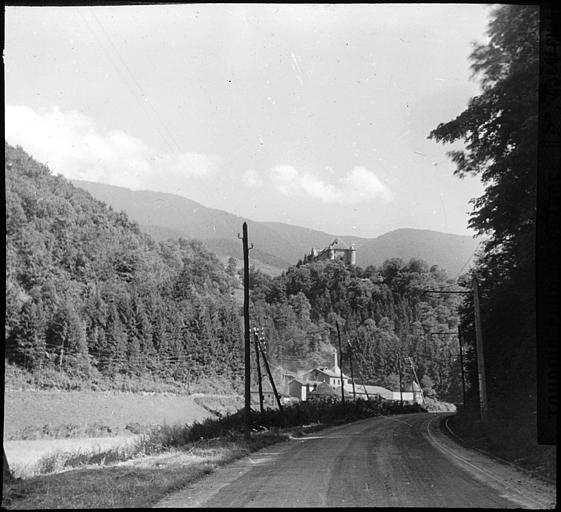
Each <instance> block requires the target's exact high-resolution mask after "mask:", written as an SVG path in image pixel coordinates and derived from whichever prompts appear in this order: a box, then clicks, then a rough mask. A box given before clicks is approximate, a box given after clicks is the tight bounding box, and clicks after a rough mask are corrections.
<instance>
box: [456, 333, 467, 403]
mask: <svg viewBox="0 0 561 512" xmlns="http://www.w3.org/2000/svg"><path fill="white" fill-rule="evenodd" d="M458 343H459V344H460V370H461V372H462V397H463V403H464V406H465V405H466V380H465V377H464V355H463V353H462V326H461V325H460V324H458Z"/></svg>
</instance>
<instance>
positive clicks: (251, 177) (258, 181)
mask: <svg viewBox="0 0 561 512" xmlns="http://www.w3.org/2000/svg"><path fill="white" fill-rule="evenodd" d="M242 180H243V182H244V183H245V184H246V185H247V186H248V187H250V188H259V187H261V186H262V185H263V180H262V178H261V176H259V174H258V173H257V171H256V170H254V169H248V170H247V171H245V172H244V173H243V175H242Z"/></svg>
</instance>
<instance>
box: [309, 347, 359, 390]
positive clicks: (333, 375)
mask: <svg viewBox="0 0 561 512" xmlns="http://www.w3.org/2000/svg"><path fill="white" fill-rule="evenodd" d="M341 375H342V379H341ZM302 378H303V379H304V381H305V382H326V383H327V384H329V385H330V386H331V387H335V386H341V380H342V381H343V382H342V384H343V386H345V385H346V384H348V382H349V378H350V377H349V376H348V375H345V374H344V373H343V374H342V373H341V368H339V365H338V364H337V352H334V353H333V367H332V368H328V367H325V366H323V367H320V368H314V369H312V370H310V371H308V372H306V373H305V374H304V375H303V377H302Z"/></svg>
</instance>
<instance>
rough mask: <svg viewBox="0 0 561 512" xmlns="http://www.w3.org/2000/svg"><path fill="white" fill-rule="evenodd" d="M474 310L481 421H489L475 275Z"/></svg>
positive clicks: (439, 291) (473, 278) (453, 291)
mask: <svg viewBox="0 0 561 512" xmlns="http://www.w3.org/2000/svg"><path fill="white" fill-rule="evenodd" d="M471 284H472V293H473V312H474V319H475V320H474V324H475V346H476V352H477V376H478V382H479V414H480V416H481V421H483V422H486V421H487V387H486V378H485V355H484V354H483V333H482V330H481V310H480V308H479V283H478V282H477V278H476V277H475V276H473V277H472V280H471ZM425 293H470V292H469V291H467V290H466V291H459V290H457V291H456V290H425V291H424V292H423V294H425Z"/></svg>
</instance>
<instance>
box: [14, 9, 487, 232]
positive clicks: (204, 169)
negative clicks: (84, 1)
mask: <svg viewBox="0 0 561 512" xmlns="http://www.w3.org/2000/svg"><path fill="white" fill-rule="evenodd" d="M5 9H6V10H5V48H4V73H5V77H4V78H5V103H6V105H5V107H6V109H5V123H6V131H5V134H6V135H5V137H6V140H7V142H8V143H9V144H12V145H15V144H19V145H20V146H22V147H23V149H24V150H25V151H27V152H28V153H29V154H31V155H32V156H33V157H34V158H35V159H36V160H39V161H40V162H43V163H46V164H47V165H48V166H49V168H50V169H51V170H52V172H53V173H54V174H62V175H63V176H65V177H67V178H69V179H82V180H88V181H96V182H101V183H107V184H111V185H118V186H123V187H127V188H129V189H133V190H154V191H160V192H168V193H173V194H178V195H181V196H184V197H187V198H189V199H192V200H194V201H197V202H199V203H201V204H203V205H204V206H207V207H211V208H217V209H220V210H225V211H228V212H230V213H234V214H236V215H239V216H241V217H244V218H246V219H251V220H256V221H278V222H285V223H288V224H295V225H299V226H304V227H309V228H312V229H318V230H320V231H324V232H327V233H330V234H337V235H347V236H352V235H355V236H357V237H376V236H379V235H382V234H384V233H387V232H389V231H392V230H394V229H398V228H417V229H431V230H436V231H442V232H445V233H454V234H462V235H473V234H474V233H473V232H472V231H471V230H469V229H468V227H467V224H468V220H469V212H470V211H471V208H472V207H471V205H470V204H469V201H470V199H472V198H475V197H479V196H480V195H481V194H482V193H483V190H484V189H483V186H482V184H481V183H480V181H479V179H478V178H476V177H469V178H464V179H459V178H458V177H455V176H453V171H454V165H453V163H452V162H451V161H450V159H449V158H448V157H447V156H446V152H447V151H449V150H450V149H452V147H451V146H446V145H443V144H440V143H436V142H435V141H433V140H430V139H428V135H429V133H430V131H431V130H432V129H434V128H436V127H437V126H438V124H439V123H442V122H447V121H450V120H451V119H453V118H455V117H456V116H457V115H459V114H460V113H461V112H462V111H463V110H464V109H465V108H466V106H467V104H468V101H469V99H470V98H471V97H473V96H476V95H477V94H478V93H479V91H480V90H479V86H478V82H477V80H475V79H473V78H472V76H471V75H472V73H471V70H470V67H469V55H470V53H471V51H472V50H473V44H474V43H485V42H486V41H487V25H488V21H489V16H490V13H491V9H492V6H491V5H490V4H284V5H279V4H189V5H186V4H177V5H174V4H168V5H163V4H159V5H134V6H81V7H80V6H77V7H45V6H43V7H21V6H19V7H15V6H12V7H6V8H5ZM454 147H457V146H454Z"/></svg>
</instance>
